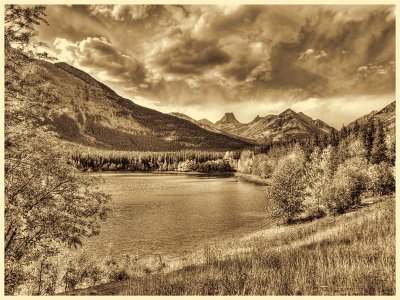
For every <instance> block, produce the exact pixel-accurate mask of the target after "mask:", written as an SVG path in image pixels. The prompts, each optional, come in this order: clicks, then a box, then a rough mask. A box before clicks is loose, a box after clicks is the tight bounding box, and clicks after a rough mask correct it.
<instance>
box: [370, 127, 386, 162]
mask: <svg viewBox="0 0 400 300" xmlns="http://www.w3.org/2000/svg"><path fill="white" fill-rule="evenodd" d="M386 151H387V147H386V143H385V132H384V129H383V125H382V122H381V121H380V120H378V124H377V126H376V129H375V134H374V138H373V143H372V147H371V157H370V161H371V163H373V164H379V163H380V162H382V161H387V157H386Z"/></svg>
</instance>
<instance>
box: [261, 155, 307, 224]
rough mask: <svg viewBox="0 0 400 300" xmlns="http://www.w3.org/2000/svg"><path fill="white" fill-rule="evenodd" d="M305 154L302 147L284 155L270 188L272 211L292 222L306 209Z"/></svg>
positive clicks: (276, 215)
mask: <svg viewBox="0 0 400 300" xmlns="http://www.w3.org/2000/svg"><path fill="white" fill-rule="evenodd" d="M305 162H306V161H305V155H304V152H303V151H302V150H300V149H295V150H294V151H293V152H292V153H291V154H289V155H287V156H285V157H283V158H282V159H281V160H280V161H279V163H278V166H277V167H276V169H275V171H274V173H273V175H272V179H271V185H270V186H269V188H268V199H269V200H270V203H271V207H270V208H269V209H270V210H271V213H272V215H273V216H274V217H277V218H284V220H285V221H286V222H287V223H290V222H292V221H293V220H294V218H295V217H296V216H298V215H299V214H300V213H301V212H302V211H303V209H304V206H303V200H304V188H305V186H304V179H305Z"/></svg>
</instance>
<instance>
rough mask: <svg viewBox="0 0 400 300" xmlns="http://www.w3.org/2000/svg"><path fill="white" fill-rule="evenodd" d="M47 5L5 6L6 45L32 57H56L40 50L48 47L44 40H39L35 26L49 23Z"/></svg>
mask: <svg viewBox="0 0 400 300" xmlns="http://www.w3.org/2000/svg"><path fill="white" fill-rule="evenodd" d="M45 17H46V7H45V6H43V5H35V6H32V7H22V6H21V5H15V4H9V5H6V6H5V14H4V44H5V47H6V48H7V47H14V48H17V49H18V50H20V51H21V52H24V53H25V54H27V55H28V56H30V57H36V58H44V59H54V57H51V56H49V55H48V53H47V52H45V51H42V52H40V50H39V48H47V45H46V44H45V43H43V42H40V41H37V39H36V37H37V34H38V33H37V31H36V30H35V26H37V25H40V24H47V25H48V23H47V21H46V19H45Z"/></svg>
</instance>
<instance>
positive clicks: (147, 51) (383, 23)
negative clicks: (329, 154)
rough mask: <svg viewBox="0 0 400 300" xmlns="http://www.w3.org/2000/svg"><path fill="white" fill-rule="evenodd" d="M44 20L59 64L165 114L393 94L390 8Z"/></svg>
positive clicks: (133, 9) (91, 10) (200, 10)
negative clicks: (61, 61) (72, 66)
mask: <svg viewBox="0 0 400 300" xmlns="http://www.w3.org/2000/svg"><path fill="white" fill-rule="evenodd" d="M48 20H49V22H50V26H41V27H40V30H39V37H40V38H41V39H42V40H43V41H45V42H47V43H48V44H51V45H52V49H51V50H53V52H56V53H58V57H59V59H60V60H64V61H67V62H69V63H71V64H73V65H74V66H76V67H78V68H82V69H84V70H85V71H87V72H89V73H90V74H92V75H94V76H96V78H98V79H100V80H104V81H107V82H108V83H110V84H111V85H112V87H113V88H114V89H116V91H117V92H118V93H121V94H122V95H124V96H126V97H131V98H133V100H134V101H136V102H138V103H141V104H143V105H148V104H149V103H151V106H152V107H153V108H156V109H159V110H162V111H165V110H166V109H169V108H171V109H172V108H173V109H174V110H178V111H190V112H196V113H203V116H202V117H209V118H210V119H212V118H214V117H215V116H216V115H218V114H220V113H222V110H224V109H226V108H227V107H232V109H230V110H231V111H232V110H233V108H237V110H238V111H240V112H241V113H243V114H247V115H243V116H242V119H243V121H250V120H251V119H253V118H254V116H253V115H250V114H251V113H252V112H253V111H257V110H256V109H255V110H254V109H250V108H249V107H248V106H249V105H255V106H256V107H257V105H258V106H259V107H260V109H262V110H264V109H265V112H264V113H263V112H262V111H258V114H261V115H262V114H268V113H270V112H271V111H272V110H274V109H275V108H276V109H280V108H283V109H285V108H287V107H290V106H292V105H294V106H296V103H303V105H305V104H304V103H308V102H306V101H309V100H310V99H313V100H312V101H314V102H315V101H316V102H318V103H319V104H320V105H319V106H318V107H328V106H326V103H328V102H329V101H336V100H329V99H347V100H346V101H345V102H343V104H344V105H345V104H346V103H350V102H351V101H352V99H363V97H364V98H368V99H370V100H369V101H370V102H369V103H370V104H371V105H370V106H368V107H372V106H373V105H372V104H373V103H374V101H373V99H374V97H375V99H376V101H375V103H376V106H380V101H381V100H382V99H384V98H387V99H392V98H393V95H394V91H395V63H394V62H395V16H394V6H388V5H382V6H368V5H357V6H336V5H334V6H310V5H308V6H306V5H303V6H302V5H300V6H292V5H288V6H284V5H275V6H274V5H244V6H240V5H225V6H217V5H167V6H162V5H90V6H77V5H73V6H70V7H67V6H49V8H48ZM69 20H71V21H69ZM315 99H316V100H315ZM310 101H311V100H310ZM312 101H311V102H312ZM354 101H355V102H357V101H359V100H354ZM357 103H359V102H357ZM179 108H181V109H179ZM319 112H322V110H319ZM236 113H237V114H239V112H236ZM352 114H353V116H354V117H357V116H358V115H357V112H353V113H352ZM340 118H341V117H340V116H338V119H340ZM346 118H347V117H346V116H344V115H343V120H345V119H346Z"/></svg>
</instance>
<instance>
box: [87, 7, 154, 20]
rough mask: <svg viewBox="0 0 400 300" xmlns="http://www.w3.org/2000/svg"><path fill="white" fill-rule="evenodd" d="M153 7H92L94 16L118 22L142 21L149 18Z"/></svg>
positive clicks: (90, 9)
mask: <svg viewBox="0 0 400 300" xmlns="http://www.w3.org/2000/svg"><path fill="white" fill-rule="evenodd" d="M153 8H154V6H152V5H90V6H89V11H90V13H91V14H92V15H103V16H105V17H109V18H112V19H114V20H116V21H125V20H133V21H136V20H140V19H145V18H147V17H148V16H149V14H150V11H151V10H152V9H153Z"/></svg>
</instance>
